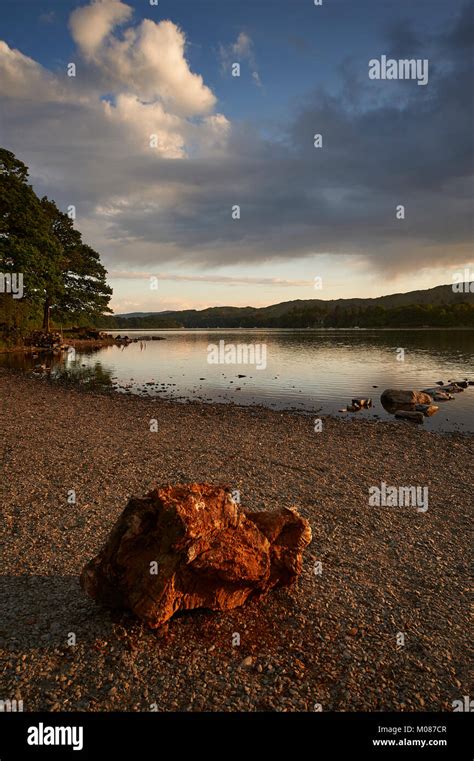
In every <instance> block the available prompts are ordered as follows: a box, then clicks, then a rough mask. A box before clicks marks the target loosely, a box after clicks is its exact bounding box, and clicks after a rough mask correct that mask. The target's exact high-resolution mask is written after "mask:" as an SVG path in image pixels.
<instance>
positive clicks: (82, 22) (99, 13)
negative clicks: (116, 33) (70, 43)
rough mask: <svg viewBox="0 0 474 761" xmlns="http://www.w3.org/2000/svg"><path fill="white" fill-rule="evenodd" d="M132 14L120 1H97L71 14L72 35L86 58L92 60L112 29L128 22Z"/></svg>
mask: <svg viewBox="0 0 474 761" xmlns="http://www.w3.org/2000/svg"><path fill="white" fill-rule="evenodd" d="M132 13H133V9H132V8H131V7H130V6H129V5H126V4H125V3H122V2H121V1H120V0H95V1H94V2H92V3H91V4H90V5H86V6H84V7H82V8H76V10H75V11H73V12H72V13H71V17H70V19H69V26H70V29H71V34H72V36H73V39H74V41H75V42H76V43H77V45H78V46H79V48H80V49H81V51H82V53H83V54H84V56H85V57H86V58H92V57H93V56H94V55H95V54H96V53H97V51H98V49H99V48H100V46H101V44H102V42H103V41H104V39H105V38H106V37H107V35H108V34H110V32H111V31H112V29H113V28H114V27H115V26H117V24H122V23H124V22H125V21H128V19H129V18H130V17H131V15H132Z"/></svg>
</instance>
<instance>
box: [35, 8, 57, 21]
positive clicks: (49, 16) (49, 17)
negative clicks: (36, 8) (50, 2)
mask: <svg viewBox="0 0 474 761" xmlns="http://www.w3.org/2000/svg"><path fill="white" fill-rule="evenodd" d="M38 20H39V21H40V22H41V23H42V24H52V23H53V22H54V21H55V20H56V13H55V12H54V11H48V12H45V13H41V14H40V16H39V19H38Z"/></svg>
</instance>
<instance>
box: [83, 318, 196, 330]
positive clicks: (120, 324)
mask: <svg viewBox="0 0 474 761" xmlns="http://www.w3.org/2000/svg"><path fill="white" fill-rule="evenodd" d="M93 324H94V327H96V328H102V329H103V330H122V329H127V328H128V329H129V330H131V329H134V328H139V329H140V330H146V329H160V328H162V329H163V330H164V329H169V328H182V327H183V325H182V323H181V322H179V320H175V319H168V318H167V317H153V315H150V316H146V317H127V318H124V317H115V316H106V315H101V316H100V317H96V318H94V320H93Z"/></svg>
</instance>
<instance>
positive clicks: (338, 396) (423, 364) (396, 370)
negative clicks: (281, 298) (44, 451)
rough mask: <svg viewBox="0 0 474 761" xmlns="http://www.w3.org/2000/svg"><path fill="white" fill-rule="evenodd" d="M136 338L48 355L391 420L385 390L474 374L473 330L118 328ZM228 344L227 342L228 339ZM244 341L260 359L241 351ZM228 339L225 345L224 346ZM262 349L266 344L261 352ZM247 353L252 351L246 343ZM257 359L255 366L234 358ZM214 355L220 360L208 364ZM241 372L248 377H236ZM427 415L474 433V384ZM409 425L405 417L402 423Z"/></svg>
mask: <svg viewBox="0 0 474 761" xmlns="http://www.w3.org/2000/svg"><path fill="white" fill-rule="evenodd" d="M114 333H115V334H116V335H117V334H119V333H121V335H128V336H129V337H130V338H136V337H138V338H139V337H140V336H142V337H145V336H146V337H147V338H148V339H151V338H152V337H153V336H157V337H161V338H164V339H165V340H147V341H144V342H138V343H131V344H129V345H128V346H116V345H114V346H107V347H103V348H100V349H99V350H95V351H92V350H88V351H81V352H77V353H76V357H75V359H71V358H65V357H53V358H48V360H47V362H48V363H49V364H51V367H52V377H56V378H58V377H62V376H64V375H67V376H70V377H73V378H76V379H77V380H79V381H81V382H82V383H91V382H95V383H99V384H102V385H107V386H110V387H112V388H113V389H115V390H116V391H117V392H119V393H123V392H129V393H134V394H141V395H146V396H157V397H160V398H163V399H174V400H177V401H181V402H185V401H188V400H198V401H201V402H203V401H204V402H219V403H223V404H225V403H229V402H234V403H236V404H239V405H255V404H261V405H264V406H266V407H271V408H273V409H292V410H300V411H305V412H312V413H315V414H316V413H320V414H323V415H324V414H335V415H338V416H339V417H344V418H346V419H348V420H350V419H351V418H353V417H355V416H357V417H363V418H371V419H373V418H375V417H376V416H378V418H380V419H383V420H393V419H394V418H393V417H392V415H390V414H389V413H388V412H386V411H385V410H384V408H383V407H382V405H381V403H380V394H381V393H382V391H383V390H384V389H386V388H399V389H416V390H421V389H424V388H428V387H431V386H434V385H435V384H436V382H437V381H441V380H442V381H444V382H448V381H449V380H463V379H470V380H474V372H473V369H474V362H473V359H474V331H472V330H393V331H392V330H279V329H274V330H268V329H262V330H259V329H253V330H247V329H236V330H137V331H133V330H130V331H115V332H114ZM222 342H223V343H222ZM239 345H240V346H241V347H242V346H247V347H249V346H250V347H253V349H252V348H251V350H252V351H254V350H256V356H255V357H253V358H252V357H251V356H250V357H248V356H247V357H245V350H244V355H243V356H240V357H239V356H238V354H239V352H238V347H239ZM219 347H220V348H219ZM258 347H260V354H259V350H258ZM247 351H248V349H247ZM239 358H240V359H244V360H245V359H255V360H256V361H257V365H256V364H252V365H251V364H227V363H226V360H232V359H234V360H236V359H239ZM209 359H214V360H216V361H217V363H215V364H213V363H210V362H209V361H208V360H209ZM44 361H45V359H44V358H42V359H35V360H33V359H32V358H31V357H27V356H24V355H19V354H9V355H7V354H4V355H0V364H1V365H4V366H5V365H6V366H10V367H17V368H18V367H23V368H25V369H31V368H32V367H33V366H34V365H35V364H38V362H44ZM239 375H241V376H244V377H238V376H239ZM355 397H361V398H367V397H369V398H371V399H372V400H373V403H374V406H373V408H372V409H370V410H366V411H360V412H358V413H354V414H352V413H341V412H339V411H338V410H340V409H342V408H345V407H346V405H347V404H350V403H351V400H352V398H355ZM439 407H440V410H439V412H438V413H437V414H436V415H434V416H433V417H430V418H425V422H424V426H425V428H427V429H429V430H443V431H464V432H473V431H474V387H470V388H468V389H466V390H465V391H464V392H463V393H460V394H456V395H455V398H454V400H452V401H448V402H439ZM401 425H406V423H401Z"/></svg>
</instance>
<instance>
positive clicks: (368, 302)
mask: <svg viewBox="0 0 474 761" xmlns="http://www.w3.org/2000/svg"><path fill="white" fill-rule="evenodd" d="M470 285H471V288H472V289H473V291H474V284H472V283H471V284H470ZM473 291H469V289H468V284H464V290H463V292H462V293H455V292H453V289H452V285H439V286H437V287H436V288H429V289H427V290H419V291H409V292H408V293H394V294H391V295H389V296H378V297H376V298H370V299H364V298H351V299H332V300H328V301H325V300H323V299H297V300H294V301H284V302H282V303H280V304H273V305H271V306H268V307H250V306H248V307H230V306H224V307H209V308H208V309H202V310H196V309H185V310H181V311H175V312H173V311H166V312H132V313H130V314H119V315H114V316H113V317H109V318H104V321H103V322H102V323H101V324H102V325H103V326H104V327H109V328H112V327H117V328H154V327H156V328H160V327H161V328H165V327H184V328H238V327H243V328H253V327H255V328H259V327H288V328H291V327H357V326H358V327H385V326H394V327H397V326H398V327H419V326H424V325H426V326H430V327H437V326H439V327H456V326H465V327H474V317H473V313H474V292H473Z"/></svg>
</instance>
